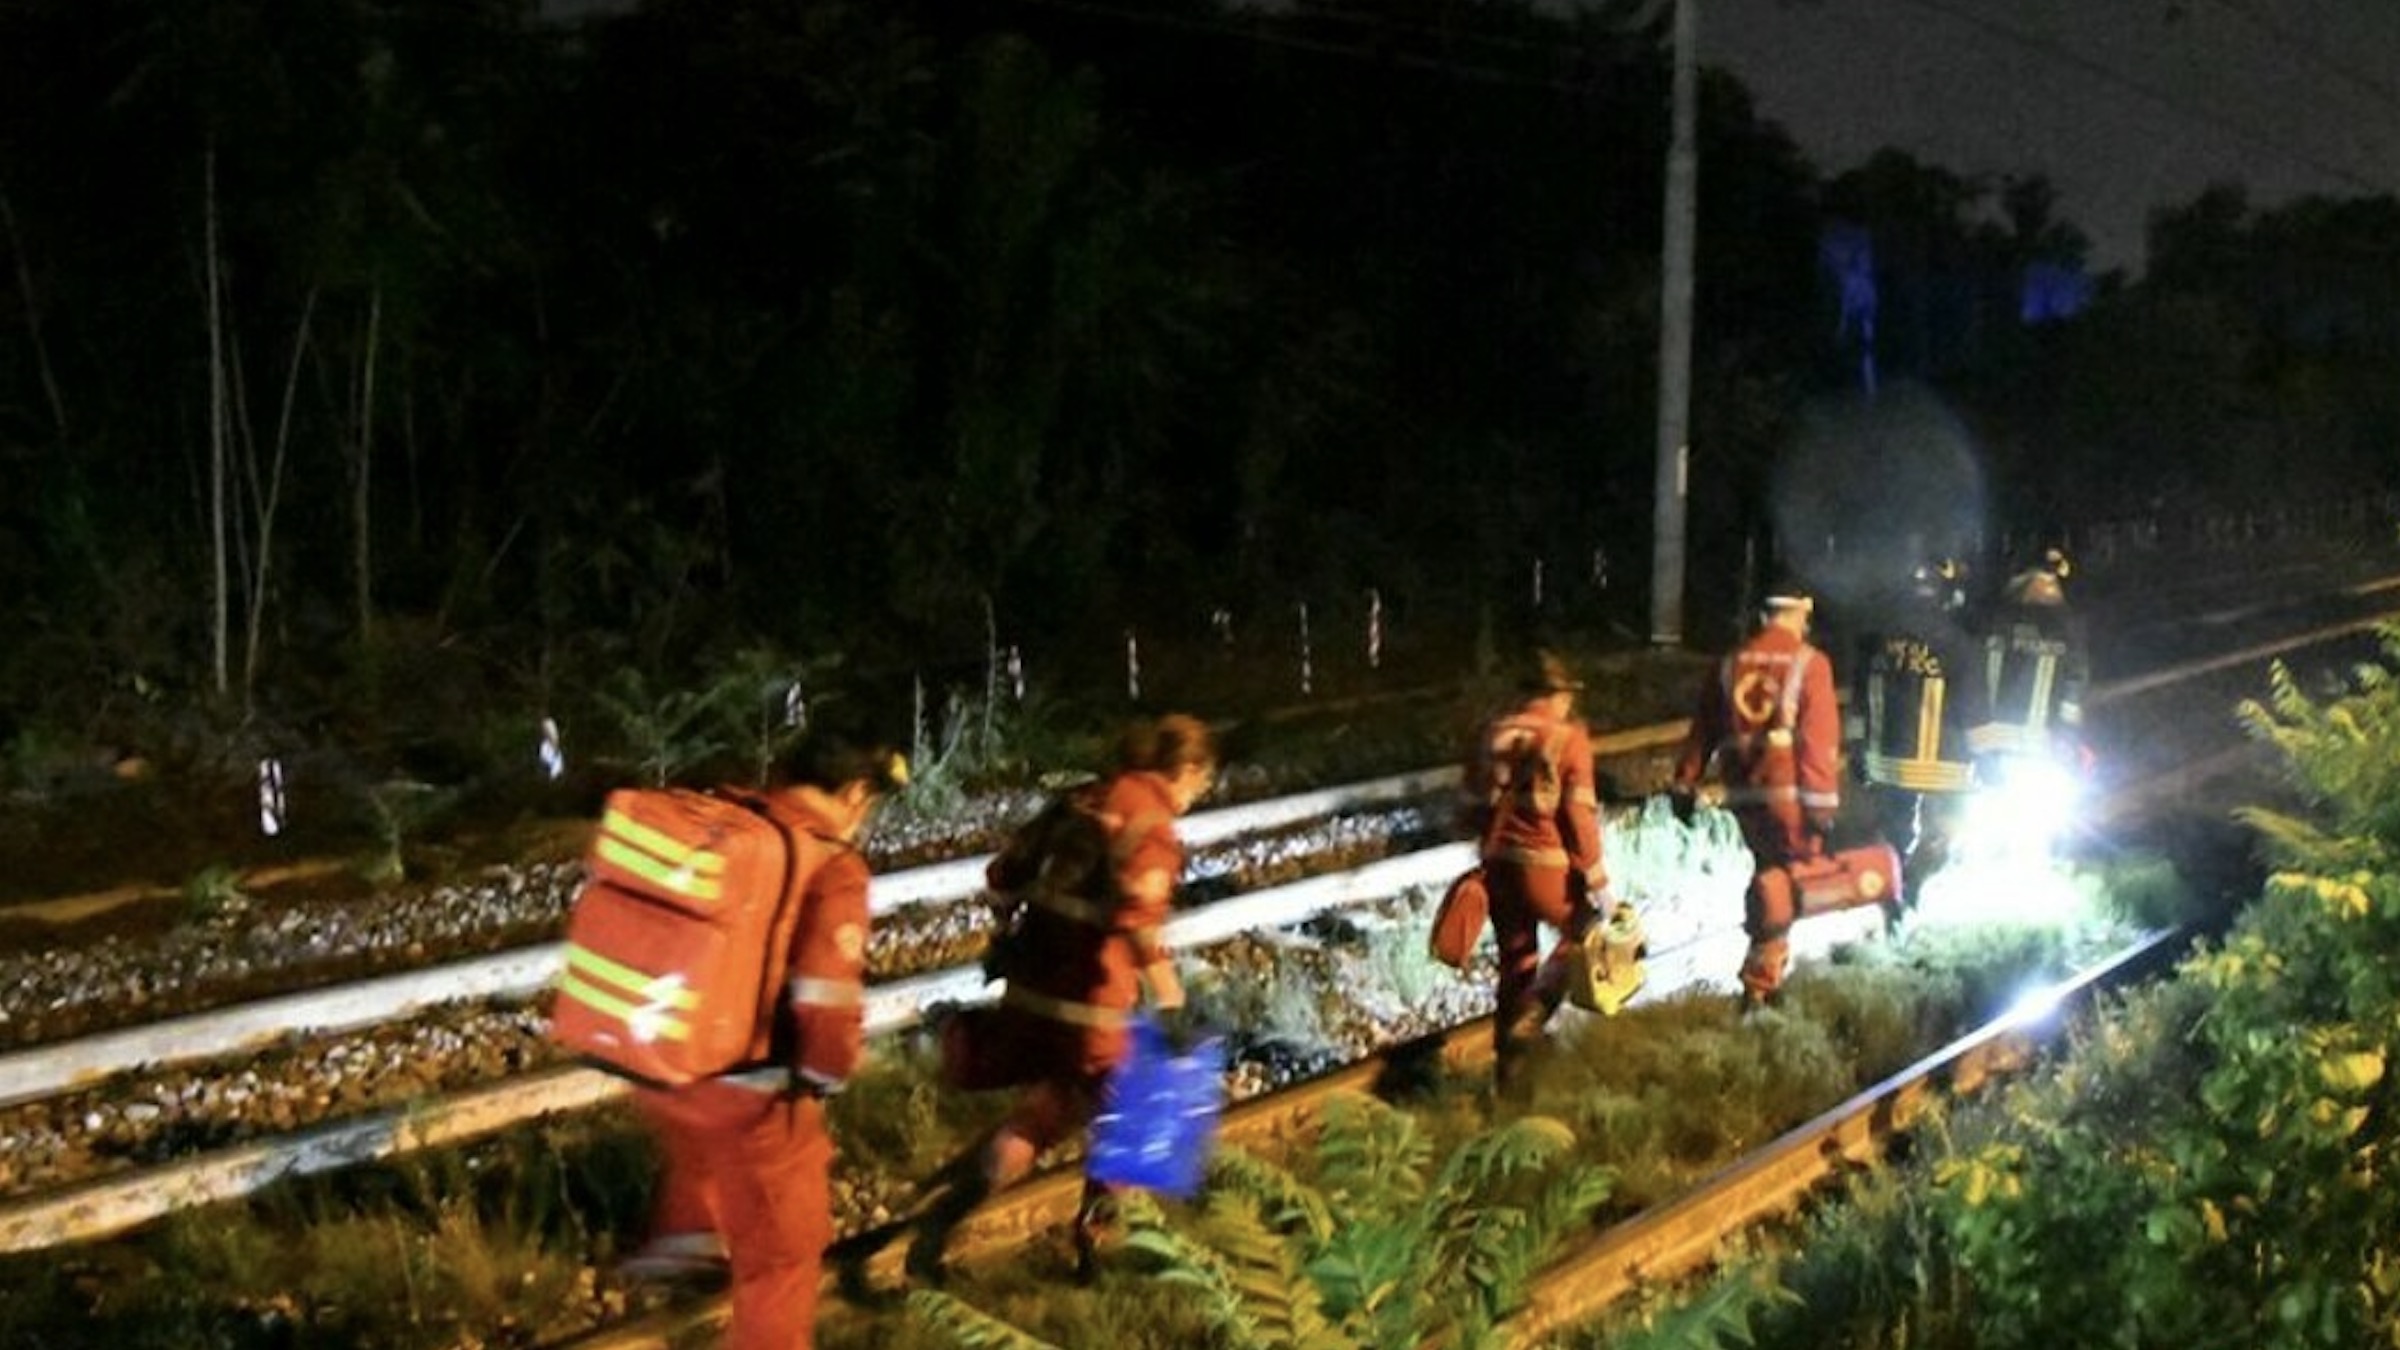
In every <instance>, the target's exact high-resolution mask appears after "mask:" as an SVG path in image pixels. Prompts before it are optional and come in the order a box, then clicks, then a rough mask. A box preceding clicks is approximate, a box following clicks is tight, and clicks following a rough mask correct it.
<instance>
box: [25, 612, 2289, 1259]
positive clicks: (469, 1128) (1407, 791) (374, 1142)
mask: <svg viewBox="0 0 2400 1350" xmlns="http://www.w3.org/2000/svg"><path fill="white" fill-rule="evenodd" d="M2322 635H2327V634H2312V635H2309V636H2310V637H2318V636H2322ZM2218 664H2221V663H2201V665H2202V667H2203V668H2204V669H2215V668H2217V665H2218ZM2190 673H2194V674H2197V673H2203V670H2202V669H2194V670H2192V671H2191V672H2190ZM2169 682H2171V680H2164V679H2156V678H2153V677H2137V679H2136V680H2134V681H2129V682H2125V683H2138V684H2141V685H2142V689H2141V690H2135V691H2134V692H2143V691H2146V690H2147V689H2148V688H2155V687H2158V686H2159V685H2161V684H2164V683H2169ZM1687 726H1688V723H1685V722H1682V721H1677V722H1668V723H1659V724H1654V725H1651V726H1647V727H1642V728H1636V729H1633V730H1630V731H1625V732H1620V733H1616V734H1614V735H1611V736H1607V737H1602V738H1596V743H1595V748H1596V749H1601V750H1602V753H1605V754H1624V753H1633V752H1637V751H1640V750H1644V749H1656V748H1660V747H1663V746H1665V745H1669V744H1673V743H1676V742H1678V741H1680V740H1681V739H1682V737H1683V735H1684V733H1685V729H1686V728H1687ZM1457 772H1458V771H1457V770H1456V769H1437V770H1428V771H1424V772H1422V773H1417V774H1403V775H1394V776H1392V777H1390V778H1385V779H1379V780H1374V781H1373V782H1372V783H1370V784H1360V785H1353V786H1352V787H1349V788H1337V789H1331V790H1328V791H1327V792H1325V793H1316V794H1302V797H1303V798H1328V799H1339V800H1343V801H1347V802H1351V803H1358V802H1362V801H1371V800H1375V798H1374V797H1372V796H1371V795H1369V794H1371V793H1374V792H1378V791H1383V792H1391V793H1395V794H1399V795H1401V796H1406V795H1412V794H1413V795H1422V794H1423V793H1425V792H1428V791H1439V790H1440V788H1441V786H1442V785H1443V784H1444V783H1449V782H1455V781H1456V776H1457ZM1294 800H1298V799H1278V801H1277V802H1273V803H1260V804H1257V805H1258V806H1259V807H1263V808H1267V810H1265V811H1263V812H1261V813H1259V815H1258V816H1256V817H1254V818H1259V819H1272V818H1273V817H1274V815H1275V813H1276V812H1277V811H1280V810H1296V809H1297V808H1290V807H1285V806H1283V805H1282V803H1283V802H1286V801H1294ZM1242 810H1244V808H1239V807H1237V808H1226V809H1225V810H1223V811H1219V812H1211V813H1208V817H1209V818H1210V821H1211V823H1210V826H1209V828H1212V829H1228V830H1231V831H1232V832H1233V833H1237V834H1238V833H1240V832H1241V831H1240V830H1239V829H1238V828H1236V827H1234V826H1232V825H1230V824H1219V823H1217V822H1222V821H1227V820H1229V818H1232V817H1233V813H1236V812H1240V811H1242ZM1293 818H1295V819H1306V818H1308V817H1307V815H1306V814H1305V813H1302V814H1300V815H1298V816H1296V817H1293ZM1188 823H1189V824H1192V825H1195V826H1197V825H1199V824H1200V823H1201V818H1194V820H1193V821H1191V822H1188ZM1192 833H1193V835H1194V836H1198V835H1199V831H1198V830H1194V831H1193V832H1192ZM1216 837H1219V838H1222V837H1228V836H1216ZM1466 860H1467V847H1466V846H1465V845H1463V844H1450V845H1443V846H1439V847H1436V848H1432V849H1426V850H1421V851H1418V852H1414V853H1410V854H1406V855H1402V856H1400V857H1396V858H1390V859H1385V860H1382V861H1380V862H1377V863H1373V864H1369V865H1368V866H1366V867H1363V868H1360V869H1357V870H1355V871H1352V872H1345V873H1339V874H1334V875H1330V876H1326V877H1318V878H1312V879H1309V880H1307V881H1302V882H1297V883H1293V884H1291V885H1288V886H1281V887H1274V888H1269V889H1267V890H1262V891H1257V892H1252V893H1250V894H1247V895H1243V896H1238V897H1235V898H1234V899H1231V900H1227V901H1221V902H1218V903H1217V904H1214V905H1210V906H1207V907H1205V908H1202V909H1197V910H1192V911H1188V912H1186V913H1185V914H1182V915H1179V916H1177V918H1176V919H1175V920H1174V921H1172V922H1171V923H1170V924H1169V926H1168V930H1167V936H1168V939H1169V941H1170V942H1172V943H1174V944H1175V945H1177V946H1179V947H1185V948H1190V947H1194V946H1202V945H1206V944H1208V943H1210V942H1213V941H1217V940H1221V939H1222V938H1224V937H1228V936H1231V935H1233V934H1235V933H1239V932H1244V931H1252V930H1255V929H1260V928H1271V927H1282V926H1288V925H1291V924H1295V923H1298V922H1301V921H1303V920H1305V919H1307V918H1309V917H1312V916H1313V915H1315V914H1317V913H1321V912H1324V911H1326V910H1329V909H1339V908H1347V907H1351V906H1355V905H1357V904H1360V903H1363V902H1367V901H1371V900H1377V899H1382V898H1387V897H1389V896H1392V895H1396V894H1398V893H1399V892H1400V891H1402V890H1405V889H1407V888H1408V887H1410V886H1429V885H1438V884H1442V883H1444V882H1446V881H1447V879H1448V878H1449V877H1450V876H1452V875H1455V874H1456V872H1457V871H1458V870H1460V869H1461V868H1462V867H1463V866H1464V865H1465V862H1466ZM938 866H940V867H944V868H951V869H959V868H961V867H962V864H956V863H952V864H940V865H938ZM979 876H980V874H979V873H978V879H979ZM893 903H894V904H895V905H897V904H898V903H902V902H899V901H895V902H893ZM1822 923H1823V921H1820V924H1822ZM1722 937H1723V934H1721V933H1715V932H1713V931H1712V932H1710V933H1705V934H1702V935H1701V936H1699V937H1696V938H1695V939H1694V940H1693V941H1692V942H1691V943H1689V944H1683V946H1685V947H1686V948H1689V949H1697V948H1699V947H1701V946H1703V945H1706V944H1707V943H1709V942H1712V941H1714V940H1716V939H1718V938H1722ZM555 961H556V946H555V944H549V945H546V946H543V947H536V948H527V949H520V950H519V951H516V952H511V953H504V954H502V955H501V956H499V957H492V958H483V959H481V960H479V961H476V962H465V963H456V964H454V965H453V966H451V967H445V968H441V970H440V972H439V974H438V975H437V976H433V977H430V978H431V981H432V983H435V984H441V983H443V982H444V981H445V980H446V981H447V982H448V983H449V988H450V993H449V994H448V996H447V997H445V998H441V999H437V1000H435V1001H445V1002H446V1001H456V1000H457V999H458V998H459V997H461V996H460V995H459V994H458V993H457V990H458V988H459V987H460V985H461V983H463V982H465V981H466V980H470V979H473V978H476V975H475V972H478V971H483V972H487V973H488V971H489V970H490V968H493V967H497V966H499V965H501V964H502V963H504V962H514V963H521V964H519V965H517V966H516V967H515V970H516V973H515V974H514V975H511V976H508V977H506V978H507V979H508V980H510V981H514V983H513V986H512V987H513V988H514V990H515V991H516V992H518V993H521V994H530V993H533V992H537V991H538V990H539V989H540V988H542V987H545V986H546V985H547V983H548V981H549V978H550V972H553V971H555V968H556V966H555ZM425 978H429V977H428V975H427V973H426V972H417V973H415V974H413V975H410V976H400V977H387V978H386V980H377V981H369V982H367V985H368V986H370V987H373V988H374V989H376V990H378V991H380V992H383V993H387V994H388V993H390V992H391V988H390V987H389V982H390V981H411V980H418V979H425ZM1657 987H1659V986H1654V989H1655V988H1657ZM356 988H357V987H355V986H354V987H352V988H351V989H344V990H334V991H327V993H326V994H324V995H320V996H311V995H295V996H292V997H293V999H295V1000H303V1002H300V1003H294V1002H290V1001H286V1000H274V1001H270V1002H273V1003H275V1004H276V1005H278V1007H277V1009H276V1015H279V1016H281V1017H282V1018H284V1019H285V1020H284V1021H283V1024H282V1026H281V1027H280V1028H279V1033H278V1034H280V1033H281V1032H288V1031H290V1030H292V1029H294V1027H295V1025H296V1024H295V1022H294V1021H293V1020H291V1019H294V1018H297V1017H302V1016H309V1015H316V1014H315V1013H314V1012H309V1013H303V1012H301V1011H300V1009H304V1008H313V1006H314V1005H309V1004H307V1003H305V1002H304V1001H305V1000H307V999H309V998H311V997H325V998H328V999H334V1000H339V1001H342V1002H345V1003H350V1004H353V1005H355V1004H357V1003H359V1002H361V1000H360V999H358V997H357V996H356V994H355V992H354V991H355V989H356ZM482 996H495V995H493V994H486V995H482ZM988 997H990V992H989V990H988V988H987V986H986V984H985V981H984V980H983V977H982V973H981V971H980V970H979V969H977V968H974V967H956V968H952V969H950V970H945V971H937V972H932V973H929V974H927V975H922V976H916V977H911V978H908V979H904V980H899V981H893V982H890V983H888V984H884V985H879V986H877V987H876V988H875V989H874V990H872V991H870V995H869V1022H870V1028H871V1029H873V1030H875V1031H877V1032H878V1033H881V1032H889V1031H894V1030H898V1029H901V1028H902V1027H905V1026H908V1025H913V1024H914V1023H915V1022H916V1021H917V1020H918V1019H919V1018H920V1017H921V1016H922V1014H923V1012H924V1010H925V1009H926V1008H927V1007H930V1006H931V1005H933V1004H936V1003H960V1004H966V1003H973V1002H977V1001H980V1000H983V999H986V998H988ZM364 1001H366V1002H371V1001H372V995H370V996H369V997H368V998H367V999H365V1000H364ZM418 1006H419V1007H422V1006H424V1005H423V1004H419V1005H418ZM396 1011H397V1010H396V1009H395V1008H394V1006H393V1005H392V1004H391V1003H386V1004H385V1005H384V1015H383V1016H381V1017H374V1018H369V1019H367V1020H368V1021H389V1020H392V1019H393V1016H394V1015H395V1013H396ZM219 1016H220V1015H219V1014H199V1015H195V1018H192V1019H177V1022H178V1023H183V1024H185V1025H183V1026H182V1027H180V1028H179V1030H180V1031H182V1032H183V1033H184V1038H183V1039H182V1040H181V1041H180V1043H181V1044H183V1045H186V1046H188V1045H190V1044H191V1043H192V1041H193V1040H196V1039H200V1038H202V1037H203V1036H204V1035H208V1034H220V1035H225V1036H229V1037H237V1038H240V1037H256V1036H258V1035H260V1034H261V1032H260V1031H259V1025H260V1024H259V1023H254V1024H252V1025H250V1026H249V1027H248V1028H247V1029H246V1030H240V1031H234V1030H226V1031H221V1032H220V1031H211V1030H205V1029H204V1028H201V1027H197V1026H194V1025H191V1024H193V1023H195V1022H197V1021H198V1020H199V1019H207V1018H217V1017H219ZM222 1016H223V1018H224V1019H225V1020H223V1021H221V1022H216V1023H211V1024H209V1025H210V1026H212V1027H228V1028H230V1027H237V1026H238V1025H239V1023H238V1021H237V1020H236V1018H237V1016H238V1014H237V1013H236V1012H228V1013H226V1014H223V1015H222ZM358 1024H359V1023H353V1024H351V1025H358ZM317 1029H319V1030H344V1029H349V1027H347V1026H340V1025H335V1026H321V1027H318V1028H317ZM147 1030H149V1029H146V1028H145V1029H135V1032H134V1033H126V1034H127V1035H132V1034H136V1033H140V1032H144V1031H147ZM90 1039H91V1040H92V1041H99V1040H104V1039H109V1038H90ZM247 1043H248V1041H246V1040H240V1039H237V1040H236V1042H235V1044H234V1045H233V1046H232V1048H233V1049H239V1048H241V1045H243V1044H247ZM78 1044H84V1043H80V1042H78V1043H67V1045H68V1046H73V1045H78ZM117 1044H118V1045H119V1047H120V1049H119V1053H122V1049H121V1047H122V1045H123V1044H124V1042H117ZM62 1048H63V1047H50V1048H48V1049H49V1050H52V1051H57V1050H60V1049H62ZM226 1052H227V1051H226V1050H223V1049H220V1050H219V1051H217V1052H216V1053H220V1054H221V1053H226ZM43 1053H44V1051H43V1050H39V1049H37V1050H36V1051H29V1052H21V1053H20V1054H19V1055H17V1056H10V1057H8V1059H6V1060H0V1070H7V1069H13V1070H14V1071H15V1072H17V1073H18V1074H20V1075H24V1074H29V1073H33V1072H36V1070H34V1069H32V1068H30V1067H28V1065H27V1063H26V1062H25V1061H27V1058H28V1057H29V1056H36V1055H41V1054H43ZM70 1058H71V1057H68V1056H54V1058H53V1060H52V1062H51V1067H49V1068H48V1069H46V1070H40V1071H41V1072H48V1073H50V1074H51V1075H53V1076H54V1077H59V1078H62V1079H63V1081H66V1082H68V1083H70V1084H71V1083H74V1082H82V1081H88V1080H89V1079H90V1078H91V1077H92V1076H93V1074H94V1070H93V1069H92V1068H90V1067H89V1066H88V1065H87V1066H86V1067H84V1068H82V1069H80V1070H77V1069H75V1068H73V1067H71V1065H70V1063H69V1059H70ZM10 1061H17V1063H14V1064H12V1063H11V1062H10ZM117 1062H118V1063H120V1064H121V1063H123V1061H122V1060H119V1061H117ZM16 1081H18V1082H20V1083H21V1082H23V1081H24V1079H23V1078H22V1077H20V1078H19V1079H18V1080H16ZM9 1082H10V1080H9V1079H8V1078H6V1077H5V1076H0V1090H5V1089H6V1087H7V1085H8V1084H9ZM623 1091H624V1086H623V1084H622V1082H621V1081H620V1080H617V1079H615V1078H612V1077H609V1076H608V1075H605V1074H600V1073H597V1072H595V1071H591V1070H581V1069H561V1070H553V1071H547V1072H544V1073H542V1074H537V1075H534V1076H532V1077H530V1078H526V1079H520V1080H516V1081H514V1082H511V1083H504V1084H499V1085H495V1086H493V1087H491V1088H488V1089H483V1090H479V1091H477V1092H475V1093H470V1094H462V1095H459V1096H455V1097H446V1098H443V1099H441V1100H439V1101H437V1102H435V1103H433V1104H430V1105H426V1106H421V1107H415V1108H410V1109H407V1110H399V1111H382V1112H376V1113H372V1114H370V1115H366V1116H362V1117H359V1118H356V1119H353V1120H348V1121H344V1122H339V1123H336V1124H332V1125H327V1126H321V1127H318V1128H316V1129H313V1130H309V1131H303V1132H301V1133H298V1134H295V1135H291V1136H286V1137H284V1138H282V1139H279V1140H264V1141H258V1142H255V1143H253V1144H250V1145H245V1146H243V1147H241V1148H238V1149H231V1150H225V1151H222V1152H219V1153H213V1154H210V1155H208V1156H205V1157H202V1158H197V1159H188V1160H183V1161H180V1162H176V1163H170V1164H166V1165H163V1166H161V1167H157V1168H152V1169H148V1170H146V1171H144V1172H142V1173H139V1174H136V1175H134V1176H131V1177H127V1178H113V1179H107V1180H102V1181H97V1182H91V1183H86V1184H83V1185H80V1186H76V1187H72V1188H69V1189H67V1190H63V1191H61V1192H58V1193H56V1194H54V1195H48V1196H38V1197H34V1198H31V1199H28V1200H21V1201H17V1202H12V1203H8V1204H5V1205H0V1251H18V1250H26V1249H30V1248H37V1247H46V1246H56V1245H60V1244H63V1243H67V1242H75V1241H87V1240H92V1239H94V1238H98V1237H104V1236H108V1235H111V1234H113V1233H117V1232H121V1231H124V1230H125V1229H128V1228H131V1227H134V1226H137V1225H139V1224H141V1223H143V1222H147V1221H148V1220H150V1219H153V1218H156V1217H158V1216H160V1215H162V1214H165V1213H167V1212H170V1211H172V1210H174V1209H180V1208H187V1207H191V1206H194V1205H199V1204H205V1203H212V1202H216V1201H221V1200H227V1199H234V1198H239V1197H240V1196H243V1195H246V1194H249V1193H251V1192H253V1191H255V1190H257V1189H259V1188H260V1187H262V1186H264V1185H267V1184H270V1183H272V1182H274V1181H276V1180H280V1179H282V1178H285V1177H290V1176H302V1175H309V1174H312V1173H316V1172H322V1171H327V1170H333V1169H336V1168H341V1167H347V1166H352V1165H355V1164H357V1163H360V1162H365V1161H371V1160H374V1159H378V1158H384V1157H390V1156H393V1155H395V1154H397V1153H401V1152H405V1151H408V1150H409V1149H413V1148H419V1147H425V1146H427V1145H429V1144H433V1143H449V1142H455V1141H457V1140H460V1139H464V1138H469V1137H472V1136H474V1135H479V1134H483V1133H488V1132H490V1131H493V1130H497V1129H501V1128H505V1127H507V1126H509V1125H512V1124H516V1123H520V1122H522V1121H524V1120H528V1119H533V1118H536V1117H538V1116H541V1115H545V1114H549V1113H551V1112H554V1111H558V1110H569V1109H581V1108H582V1107H585V1106H589V1105H594V1104H598V1103H599V1102H603V1101H606V1100H609V1099H611V1098H613V1097H615V1096H617V1095H619V1094H621V1093H622V1092H623ZM37 1095H38V1094H37ZM21 1099H22V1098H20V1100H21Z"/></svg>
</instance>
